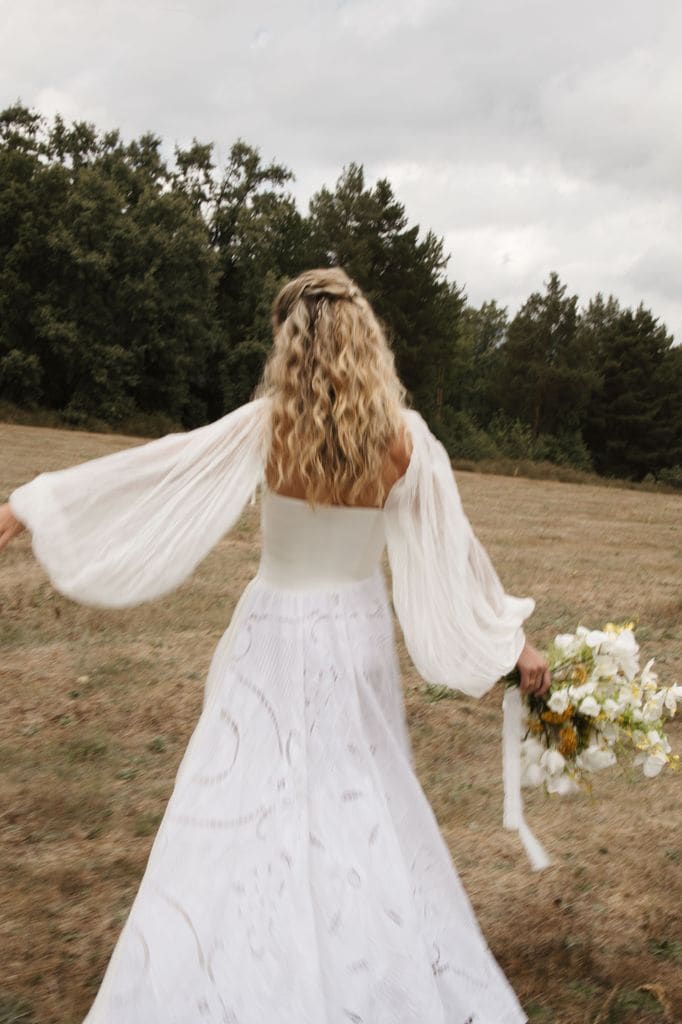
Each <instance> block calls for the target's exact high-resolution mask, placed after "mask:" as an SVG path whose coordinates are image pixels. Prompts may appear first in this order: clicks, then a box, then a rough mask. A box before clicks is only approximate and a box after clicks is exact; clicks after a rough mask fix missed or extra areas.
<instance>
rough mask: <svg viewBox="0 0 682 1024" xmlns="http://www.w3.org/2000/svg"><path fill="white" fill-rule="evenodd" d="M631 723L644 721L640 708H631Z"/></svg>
mask: <svg viewBox="0 0 682 1024" xmlns="http://www.w3.org/2000/svg"><path fill="white" fill-rule="evenodd" d="M632 721H633V722H643V721H644V715H643V714H642V709H641V708H633V709H632Z"/></svg>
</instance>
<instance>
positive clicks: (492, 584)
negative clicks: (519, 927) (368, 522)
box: [384, 409, 551, 870]
mask: <svg viewBox="0 0 682 1024" xmlns="http://www.w3.org/2000/svg"><path fill="white" fill-rule="evenodd" d="M404 415H405V422H406V426H407V427H408V430H409V433H410V436H411V439H412V455H411V457H410V462H409V465H408V467H407V471H406V472H405V474H404V476H403V477H401V479H400V480H398V482H397V483H396V484H394V486H393V487H392V489H391V491H390V493H389V495H388V498H387V500H386V503H385V505H384V522H385V530H386V547H387V552H388V558H389V564H390V567H391V576H392V591H393V605H394V607H395V611H396V615H397V616H398V620H399V622H400V625H401V628H402V631H403V636H404V638H405V645H406V647H407V650H408V652H409V654H410V657H411V658H412V661H413V662H414V665H415V667H416V669H417V671H418V672H419V674H420V675H421V676H422V677H423V678H424V679H425V680H426V681H427V682H429V683H437V684H440V685H444V686H449V687H451V688H452V689H456V690H460V691H461V692H462V693H465V694H468V695H469V696H471V697H481V696H482V695H483V694H484V693H486V692H487V691H488V690H489V689H490V688H491V687H492V686H493V685H494V684H495V683H496V682H497V681H498V680H499V679H501V678H502V676H504V675H505V674H506V673H507V672H510V671H511V670H512V669H513V668H514V666H515V665H516V662H517V660H518V657H519V655H520V653H521V651H522V649H523V646H524V643H525V632H524V628H523V623H524V620H525V619H527V618H528V616H529V615H531V614H532V612H533V610H534V608H535V601H534V599H533V598H532V597H515V596H514V595H512V594H508V593H506V592H505V590H504V588H503V586H502V583H501V582H500V579H499V576H498V575H497V572H496V571H495V568H494V566H493V564H492V562H491V560H490V557H489V555H488V553H487V551H486V550H485V548H484V547H483V545H482V544H481V543H480V541H479V540H478V538H477V537H476V534H475V533H474V531H473V529H472V526H471V523H470V522H469V519H468V517H467V516H466V514H465V512H464V510H463V508H462V502H461V500H460V496H459V490H458V488H457V484H456V482H455V477H454V474H453V471H452V466H451V463H450V458H449V456H448V454H447V452H446V450H445V448H444V446H443V444H442V443H441V442H440V441H439V440H438V439H437V438H436V437H435V436H434V435H433V433H432V432H431V431H430V429H429V427H428V425H427V424H426V422H425V421H424V419H423V418H422V416H421V415H420V414H419V413H418V412H417V411H416V410H415V409H408V410H405V413H404ZM521 729H522V701H521V694H520V692H519V689H518V687H508V688H507V689H506V691H505V696H504V700H503V730H502V738H503V757H502V761H503V781H504V816H503V821H504V826H505V828H508V829H512V830H514V831H517V832H518V833H519V836H520V838H521V841H522V843H523V846H524V848H525V850H526V853H527V855H528V858H529V860H530V862H531V865H532V867H533V868H534V869H535V870H541V869H543V868H545V867H547V866H548V865H549V864H550V863H551V861H550V859H549V857H548V856H547V853H546V852H545V850H544V848H543V846H542V844H541V843H540V842H539V841H538V840H537V839H536V837H535V836H534V835H533V833H532V832H531V831H530V829H529V828H528V826H527V824H526V822H525V819H524V816H523V805H522V800H521V782H520V779H521V769H520V753H521V747H520V744H521Z"/></svg>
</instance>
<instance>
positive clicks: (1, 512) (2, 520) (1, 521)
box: [0, 502, 26, 551]
mask: <svg viewBox="0 0 682 1024" xmlns="http://www.w3.org/2000/svg"><path fill="white" fill-rule="evenodd" d="M25 529H26V527H25V526H24V524H23V523H21V522H19V520H18V519H17V517H16V516H15V515H14V513H13V512H12V509H11V507H10V505H9V502H6V503H5V504H4V505H0V551H2V549H3V548H4V547H6V546H7V545H8V544H9V542H10V541H11V540H12V538H13V537H16V536H17V534H19V533H21V531H22V530H25Z"/></svg>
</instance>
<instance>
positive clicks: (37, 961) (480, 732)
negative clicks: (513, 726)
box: [0, 425, 682, 1024]
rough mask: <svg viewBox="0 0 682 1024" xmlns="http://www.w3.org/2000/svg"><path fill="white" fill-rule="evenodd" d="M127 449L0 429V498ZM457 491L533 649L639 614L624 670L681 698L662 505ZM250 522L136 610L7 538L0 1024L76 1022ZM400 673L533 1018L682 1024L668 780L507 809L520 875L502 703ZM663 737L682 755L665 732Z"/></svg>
mask: <svg viewBox="0 0 682 1024" xmlns="http://www.w3.org/2000/svg"><path fill="white" fill-rule="evenodd" d="M125 443H126V440H125V439H124V438H121V437H120V436H117V435H110V436H108V435H103V434H81V433H78V432H73V431H57V430H54V431H53V430H49V429H46V428H34V427H22V426H9V425H4V426H3V425H0V445H1V446H2V450H3V463H2V468H1V470H0V500H4V498H5V497H6V495H7V494H8V493H9V491H10V490H11V489H12V488H13V487H15V486H17V485H18V484H20V483H22V482H23V481H25V480H27V479H30V478H31V477H32V476H33V475H34V474H35V473H37V472H40V471H42V470H46V469H56V468H59V467H61V466H64V465H72V464H74V463H75V462H78V461H81V460H82V459H86V458H94V457H96V456H98V455H101V454H105V453H106V452H109V451H115V450H117V449H119V448H121V447H124V446H125ZM130 443H133V439H130ZM457 480H458V483H459V487H460V491H461V494H462V500H463V503H464V506H465V509H466V511H467V513H468V514H469V516H470V518H471V520H472V523H473V524H474V527H475V529H476V531H477V533H478V535H479V537H480V539H481V540H482V542H483V543H484V544H485V545H486V547H487V549H488V551H489V552H490V555H491V557H492V559H493V562H494V564H495V565H496V567H497V569H498V572H499V574H500V576H501V578H502V580H503V583H504V584H505V586H506V588H507V589H508V590H509V591H510V592H511V593H516V594H520V595H528V594H530V595H532V596H533V597H535V599H536V610H535V612H534V614H533V616H532V617H531V619H530V620H529V621H528V623H527V627H528V634H529V637H530V639H531V640H532V642H534V643H535V644H536V645H537V646H539V647H542V646H543V645H544V644H546V643H547V642H548V641H549V640H550V639H551V637H552V636H553V635H554V634H555V633H557V632H563V631H568V630H572V629H573V628H574V627H575V626H576V625H577V624H578V623H579V622H582V623H584V624H585V625H587V626H595V627H596V626H600V625H602V624H603V623H604V622H605V621H607V620H608V619H615V620H618V619H625V618H630V617H635V618H636V619H637V620H638V622H639V627H638V637H639V639H640V643H641V645H642V658H643V659H646V658H648V657H651V656H654V655H656V657H657V667H658V670H659V672H660V674H661V676H662V677H664V678H666V679H670V680H672V679H677V681H678V682H679V681H682V679H681V678H680V664H681V659H682V625H681V619H682V615H681V614H680V613H681V612H682V596H681V594H680V588H679V566H680V550H679V547H680V539H679V521H680V514H681V512H682V500H681V499H680V498H679V497H678V496H676V495H667V494H656V493H647V492H645V491H635V490H619V489H617V488H613V487H608V488H607V487H596V486H595V487H592V486H590V485H589V484H572V483H559V482H555V481H544V480H528V479H521V478H513V477H502V476H494V475H481V474H472V473H466V472H460V473H457ZM259 514H260V512H259V508H258V506H257V505H256V506H253V507H251V506H247V508H246V509H245V512H244V514H243V516H242V518H241V520H240V522H239V523H238V524H237V526H236V527H235V529H234V530H233V531H232V533H231V534H230V535H229V536H228V537H227V538H225V539H223V540H222V541H221V542H220V543H219V544H218V545H217V546H216V548H215V549H214V550H213V551H212V552H211V554H210V555H209V556H208V557H207V558H206V559H205V560H204V562H203V563H202V564H201V565H200V566H199V567H198V569H197V571H196V572H195V574H194V576H193V577H192V579H191V580H188V581H187V582H186V583H184V584H183V585H182V586H181V587H180V588H178V590H176V591H175V592H174V593H173V594H170V595H167V596H166V597H165V598H163V599H161V600H159V601H155V602H152V603H149V604H146V605H141V606H139V607H138V608H134V609H122V610H112V611H105V610H100V609H92V608H86V607H83V606H80V605H77V604H75V603H74V602H72V601H69V600H68V599H66V598H64V597H62V596H61V595H60V594H58V593H56V592H55V591H54V590H53V589H52V588H51V586H50V584H49V581H48V580H46V578H45V574H44V573H43V571H42V569H41V568H40V567H39V566H38V565H37V564H36V563H35V561H34V560H33V559H32V557H31V551H30V540H29V538H28V536H27V535H23V536H22V537H20V538H19V539H18V540H17V541H15V542H14V543H13V544H12V545H10V547H9V548H8V549H7V550H6V551H5V552H3V553H2V554H1V555H0V616H1V619H0V645H1V650H0V659H1V660H0V686H1V687H2V694H3V706H4V713H3V715H2V716H0V759H1V762H2V765H3V771H2V772H1V773H0V809H1V810H0V814H1V816H2V819H1V820H2V832H1V842H0V873H1V876H2V881H1V889H2V906H1V908H0V909H1V914H0V948H1V949H2V959H1V961H0V1024H12V1022H16V1024H20V1022H23V1024H57V1022H59V1024H80V1021H82V1019H83V1018H84V1016H85V1014H86V1012H87V1010H88V1008H89V1006H90V1004H91V1001H92V999H93V998H94V995H95V992H96V991H97V987H98V985H99V983H100V981H101V977H102V973H103V971H104V968H105V966H106V963H107V961H108V959H109V957H110V955H111V952H112V950H113V946H114V943H115V941H116V938H117V936H118V934H119V932H120V929H121V926H122V924H123V922H124V920H125V917H126V914H127V912H128V909H129V907H130V904H131V903H132V900H133V898H134V895H135V892H136V890H137V886H138V885H139V881H140V879H141V876H142V873H143V871H144V868H145V864H146V860H147V857H148V854H149V850H150V849H151V844H152V842H153V838H154V834H155V831H156V828H157V827H158V822H159V820H160V817H161V815H162V813H163V810H164V808H165V805H166V802H167V800H168V797H169V796H170V793H171V791H172V787H173V782H174V778H175V772H176V770H177V766H178V764H179V762H180V760H181V758H182V754H183V752H184V749H185V746H186V743H187V741H188V740H189V737H190V735H191V732H192V730H193V728H194V725H195V723H196V720H197V718H198V716H199V713H200V710H201V702H202V696H203V685H204V680H205V677H206V673H207V671H208V666H209V662H210V658H211V655H212V653H213V650H214V648H215V645H216V643H217V642H218V639H219V638H220V636H221V634H222V632H223V631H224V629H226V628H227V626H228V624H229V621H230V616H231V613H232V609H233V608H234V605H235V603H236V601H237V599H238V597H239V595H240V593H241V591H242V588H243V587H244V585H245V584H246V582H248V580H249V579H250V578H251V577H252V576H253V574H254V572H255V571H256V567H257V565H258V559H259V542H260V533H259ZM384 568H385V570H386V572H387V577H388V579H389V581H390V574H389V570H388V565H387V563H386V562H385V563H384ZM398 636H400V631H399V630H398ZM399 655H400V664H401V667H402V670H403V683H404V689H405V700H406V708H407V714H408V721H409V725H410V734H411V737H412V742H413V745H414V749H415V754H416V763H417V771H418V775H419V778H420V781H421V783H422V785H423V787H424V790H425V792H426V794H427V796H428V798H429V800H430V801H431V804H432V806H433V808H434V811H435V814H436V817H437V818H438V821H439V823H440V826H441V828H442V830H443V834H444V835H445V838H446V840H447V842H448V845H449V848H450V850H451V852H452V856H453V861H454V863H455V865H456V867H457V869H458V871H459V873H460V875H461V876H462V880H463V882H464V884H465V886H466V888H467V891H468V893H469V895H470V898H471V901H472V903H473V905H474V908H475V910H476V913H477V914H478V917H479V920H480V923H481V926H482V928H483V931H484V933H485V935H486V938H487V940H488V943H489V945H490V946H491V948H492V950H493V952H494V953H495V955H496V957H497V959H498V960H499V962H500V964H501V965H502V967H503V969H504V970H505V972H506V973H507V975H508V977H509V979H510V981H511V983H512V985H513V986H514V988H515V990H516V992H517V993H518V995H519V997H520V999H521V1001H522V1002H523V1004H524V1006H525V1008H526V1011H527V1013H528V1015H529V1017H530V1019H531V1021H538V1022H552V1024H609V1022H612V1024H671V1022H672V1021H674V1020H680V1019H682V1014H681V1012H680V1006H681V1005H682V980H681V979H682V926H681V924H680V921H681V919H682V918H681V915H680V913H679V907H680V905H681V900H682V892H681V885H680V879H681V878H682V838H681V836H682V829H681V828H680V826H681V824H682V822H681V820H680V811H679V807H680V784H681V782H682V776H681V775H680V774H677V775H673V774H667V775H663V776H661V777H660V778H658V779H656V780H647V779H644V778H643V777H642V776H641V774H640V773H638V772H637V771H635V770H629V771H625V772H620V771H616V772H605V773H603V774H602V775H601V776H599V777H597V779H595V787H594V793H593V796H592V797H589V796H586V795H580V796H578V797H571V798H564V799H561V798H549V797H546V796H543V795H542V794H540V793H536V792H530V793H528V792H526V807H527V817H528V820H529V823H530V824H531V827H532V828H533V829H534V830H535V831H536V832H537V834H538V835H539V837H540V838H541V840H542V841H543V842H544V844H545V845H546V847H547V848H548V850H549V852H550V854H551V856H552V858H553V864H552V866H551V867H550V868H549V869H547V870H546V871H544V872H540V873H534V872H532V871H531V870H530V868H529V866H528V864H527V861H526V859H525V855H524V853H523V851H522V849H521V847H520V844H519V842H518V839H517V838H516V836H515V835H514V834H512V833H508V832H505V831H504V830H503V829H502V826H501V819H502V783H501V749H500V728H501V699H502V687H501V685H500V686H498V687H495V688H494V689H493V691H491V692H490V693H489V694H487V695H486V696H485V697H484V698H483V699H481V700H480V701H474V700H471V699H468V698H465V697H463V696H453V695H450V694H448V693H444V692H442V690H438V689H435V690H434V688H430V687H427V686H426V685H425V684H424V682H423V681H422V680H421V679H420V678H419V676H418V675H417V674H416V673H415V671H414V669H413V668H412V667H411V665H410V662H409V658H408V657H407V654H406V652H405V649H404V646H403V644H402V642H401V641H399ZM670 736H671V742H672V743H673V745H674V747H675V749H676V750H677V751H680V752H682V727H681V726H680V722H679V721H678V720H677V719H675V720H674V721H673V722H672V724H671V726H670Z"/></svg>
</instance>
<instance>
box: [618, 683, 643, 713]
mask: <svg viewBox="0 0 682 1024" xmlns="http://www.w3.org/2000/svg"><path fill="white" fill-rule="evenodd" d="M641 699H642V690H641V688H640V687H639V686H638V685H637V683H626V684H625V685H624V686H621V687H620V689H619V690H618V700H619V701H620V703H621V704H622V705H623V706H624V707H631V708H636V707H639V704H640V701H641Z"/></svg>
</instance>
